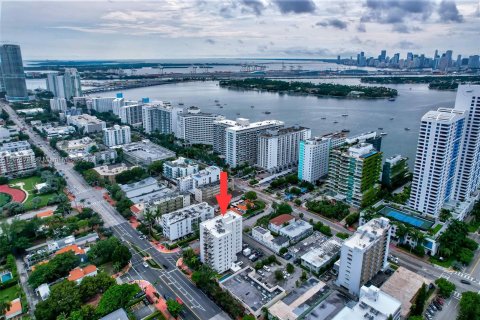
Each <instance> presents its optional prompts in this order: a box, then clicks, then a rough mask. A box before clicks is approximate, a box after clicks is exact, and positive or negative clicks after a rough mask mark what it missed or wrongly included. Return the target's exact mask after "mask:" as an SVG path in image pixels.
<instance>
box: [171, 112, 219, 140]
mask: <svg viewBox="0 0 480 320" xmlns="http://www.w3.org/2000/svg"><path fill="white" fill-rule="evenodd" d="M222 119H223V116H220V115H216V114H211V113H204V112H201V111H200V108H197V107H190V108H188V109H187V110H186V112H181V113H178V114H177V125H176V131H175V136H176V137H177V138H179V139H183V140H185V141H186V142H188V143H191V144H210V145H213V123H214V121H216V120H222Z"/></svg>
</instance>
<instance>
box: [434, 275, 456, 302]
mask: <svg viewBox="0 0 480 320" xmlns="http://www.w3.org/2000/svg"><path fill="white" fill-rule="evenodd" d="M435 284H436V285H437V287H438V292H439V293H440V295H441V296H442V297H444V298H450V296H451V295H452V292H453V291H455V288H456V287H455V285H454V284H453V283H451V282H450V281H448V280H447V279H445V278H438V279H437V280H435Z"/></svg>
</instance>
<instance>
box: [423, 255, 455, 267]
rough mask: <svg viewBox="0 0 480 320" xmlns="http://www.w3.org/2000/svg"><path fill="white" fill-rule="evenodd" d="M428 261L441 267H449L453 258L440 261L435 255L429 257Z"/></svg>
mask: <svg viewBox="0 0 480 320" xmlns="http://www.w3.org/2000/svg"><path fill="white" fill-rule="evenodd" d="M429 261H430V262H431V263H434V264H436V265H439V266H441V267H444V268H450V267H451V266H452V265H453V262H454V259H453V258H449V259H443V261H440V260H439V259H437V258H436V257H430V259H429Z"/></svg>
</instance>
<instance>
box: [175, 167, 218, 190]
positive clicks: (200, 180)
mask: <svg viewBox="0 0 480 320" xmlns="http://www.w3.org/2000/svg"><path fill="white" fill-rule="evenodd" d="M220 171H221V170H220V168H219V167H216V166H209V167H206V168H205V169H202V170H200V171H198V172H196V173H192V174H190V175H187V176H183V177H178V178H177V181H178V182H177V186H178V190H179V191H180V192H189V191H193V190H194V189H196V188H198V187H201V186H205V185H209V184H212V183H216V182H218V181H219V180H220Z"/></svg>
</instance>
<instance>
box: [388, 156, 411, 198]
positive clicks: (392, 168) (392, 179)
mask: <svg viewBox="0 0 480 320" xmlns="http://www.w3.org/2000/svg"><path fill="white" fill-rule="evenodd" d="M407 160H408V158H407V157H402V156H401V155H399V154H397V155H394V156H391V157H389V158H387V159H385V163H384V164H383V169H382V184H383V185H384V186H385V187H387V188H389V189H391V190H393V189H395V188H397V187H400V186H401V185H402V184H404V183H405V182H406V180H407V179H408V178H409V177H410V171H409V170H408V163H407Z"/></svg>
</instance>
